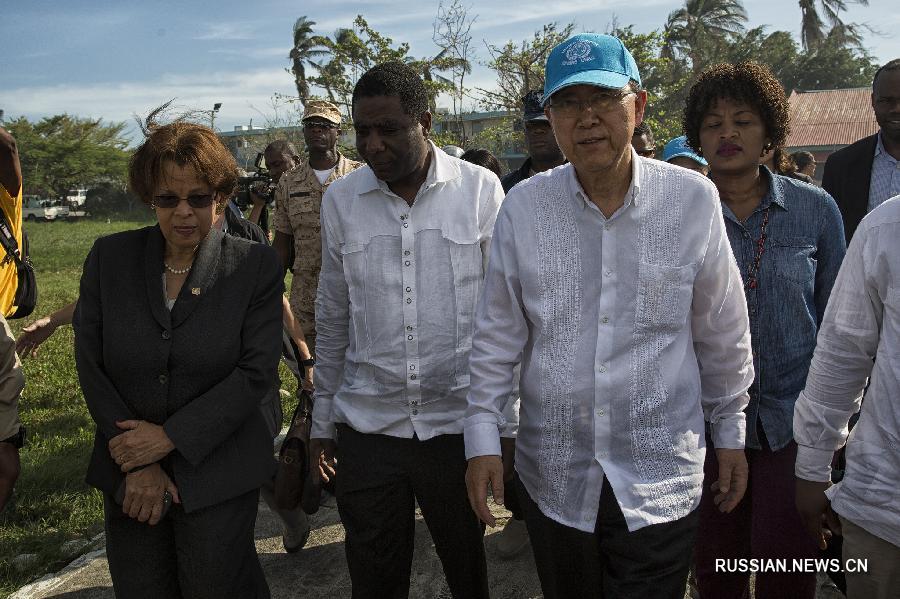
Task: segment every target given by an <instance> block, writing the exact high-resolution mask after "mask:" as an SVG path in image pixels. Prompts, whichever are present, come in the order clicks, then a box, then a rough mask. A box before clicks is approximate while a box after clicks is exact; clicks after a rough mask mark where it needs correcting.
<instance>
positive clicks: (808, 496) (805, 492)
mask: <svg viewBox="0 0 900 599" xmlns="http://www.w3.org/2000/svg"><path fill="white" fill-rule="evenodd" d="M830 486H831V483H830V482H824V483H819V482H814V481H811V480H803V479H802V478H798V479H797V488H796V493H795V496H794V501H795V503H796V504H797V512H798V513H799V514H800V519H801V520H802V521H803V526H804V527H806V530H807V532H809V535H810V536H811V537H812V538H813V539H815V541H816V545H818V546H819V549H823V550H824V549H826V548H827V547H828V541H830V540H831V537H832V536H833V535H834V534H837V535H839V534H841V521H840V520H839V519H838V517H837V514H835V513H834V512H833V511H832V509H831V502H830V501H828V497H827V496H826V495H825V491H826V490H827V489H828V487H830Z"/></svg>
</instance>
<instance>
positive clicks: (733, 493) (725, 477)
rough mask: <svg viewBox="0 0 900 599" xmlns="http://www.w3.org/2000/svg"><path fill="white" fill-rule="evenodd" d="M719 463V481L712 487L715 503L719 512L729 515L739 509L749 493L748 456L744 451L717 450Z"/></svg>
mask: <svg viewBox="0 0 900 599" xmlns="http://www.w3.org/2000/svg"><path fill="white" fill-rule="evenodd" d="M716 459H717V460H718V461H719V480H717V481H716V482H714V483H713V484H712V486H711V487H710V488H711V489H712V491H713V492H714V493H716V495H715V497H713V503H715V504H716V505H717V506H719V511H720V512H724V513H726V514H727V513H728V512H730V511H731V510H733V509H734V508H736V507H737V504H739V503H740V502H741V499H742V498H743V497H744V493H745V492H746V491H747V477H748V476H749V468H748V467H747V456H746V455H745V454H744V450H743V449H716Z"/></svg>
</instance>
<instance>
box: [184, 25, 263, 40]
mask: <svg viewBox="0 0 900 599" xmlns="http://www.w3.org/2000/svg"><path fill="white" fill-rule="evenodd" d="M255 37H256V36H255V35H254V34H253V31H252V30H251V28H250V27H249V26H248V25H247V24H246V23H210V24H208V25H207V26H206V31H204V32H203V33H200V34H198V35H195V36H194V37H193V38H192V39H195V40H249V39H254V38H255Z"/></svg>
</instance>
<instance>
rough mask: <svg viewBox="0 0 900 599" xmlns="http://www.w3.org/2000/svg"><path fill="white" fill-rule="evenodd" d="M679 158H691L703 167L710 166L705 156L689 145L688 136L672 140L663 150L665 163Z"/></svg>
mask: <svg viewBox="0 0 900 599" xmlns="http://www.w3.org/2000/svg"><path fill="white" fill-rule="evenodd" d="M678 156H685V157H687V158H690V159H691V160H693V161H694V162H696V163H697V164H699V165H701V166H709V163H707V162H706V160H705V159H704V158H703V156H701V155H699V154H698V153H697V152H695V151H694V149H693V148H692V147H691V146H689V145H688V144H687V136H686V135H682V136H680V137H676V138H675V139H672V140H670V141H669V143H667V144H666V147H665V148H663V156H662V159H663V162H668V161H670V160H671V159H673V158H677V157H678Z"/></svg>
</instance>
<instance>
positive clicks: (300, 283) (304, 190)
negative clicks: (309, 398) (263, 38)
mask: <svg viewBox="0 0 900 599" xmlns="http://www.w3.org/2000/svg"><path fill="white" fill-rule="evenodd" d="M340 127H341V113H340V111H339V110H338V108H337V106H335V105H334V104H332V103H330V102H325V101H321V100H309V101H307V103H306V111H305V112H304V113H303V139H304V140H305V142H306V148H307V150H308V152H309V159H308V160H304V161H303V162H301V163H300V164H299V165H298V166H297V167H296V168H295V169H294V170H292V171H290V172H287V173H285V174H284V175H283V176H282V177H281V180H280V181H279V182H278V187H277V189H276V190H275V241H274V243H273V246H274V247H275V250H276V251H277V252H278V255H279V257H280V258H281V262H282V264H284V265H285V268H289V269H290V270H291V271H292V272H293V273H294V278H293V282H292V284H291V294H290V302H291V310H292V311H293V313H294V318H296V319H297V322H298V323H299V324H300V327H301V328H302V330H303V334H304V335H305V336H306V343H307V345H308V346H309V349H310V351H311V352H313V355H314V352H315V338H316V337H315V336H316V329H315V302H316V287H317V285H318V284H319V267H320V266H321V264H322V240H321V238H320V236H319V207H320V206H321V204H322V194H324V193H325V189H326V188H327V187H328V185H329V184H331V182H332V181H335V180H336V179H338V178H340V177H342V176H344V175H346V174H347V173H349V172H350V171H352V170H354V169H356V168H358V167H359V166H361V165H362V163H360V162H356V161H354V160H348V159H347V158H345V157H344V156H343V155H341V153H340V152H338V150H337V139H338V135H340ZM292 242H293V248H294V258H293V260H290V255H291V243H292ZM304 357H305V356H304ZM309 357H310V358H312V356H309ZM304 362H306V363H305V364H303V366H304V367H307V368H308V367H311V366H312V365H313V364H314V363H315V362H314V360H312V359H309V360H305V361H304Z"/></svg>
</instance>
